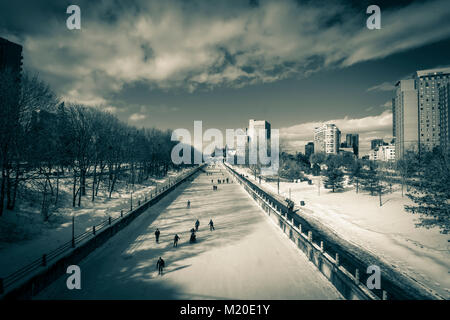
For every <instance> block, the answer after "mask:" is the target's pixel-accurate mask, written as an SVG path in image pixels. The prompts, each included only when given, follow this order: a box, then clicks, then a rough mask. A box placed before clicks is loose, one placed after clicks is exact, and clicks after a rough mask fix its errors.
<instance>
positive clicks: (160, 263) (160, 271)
mask: <svg viewBox="0 0 450 320" xmlns="http://www.w3.org/2000/svg"><path fill="white" fill-rule="evenodd" d="M164 265H165V263H164V260H163V259H162V258H161V257H159V259H158V262H157V263H156V267H157V268H158V274H160V275H162V274H163V269H164Z"/></svg>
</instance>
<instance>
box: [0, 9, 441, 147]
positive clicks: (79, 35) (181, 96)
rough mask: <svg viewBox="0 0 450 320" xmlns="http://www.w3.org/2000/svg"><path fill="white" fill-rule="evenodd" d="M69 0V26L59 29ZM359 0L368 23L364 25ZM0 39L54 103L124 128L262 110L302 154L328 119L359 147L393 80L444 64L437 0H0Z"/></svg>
mask: <svg viewBox="0 0 450 320" xmlns="http://www.w3.org/2000/svg"><path fill="white" fill-rule="evenodd" d="M391 2H392V1H391ZM70 4H77V5H79V7H80V8H81V30H68V29H67V28H66V19H67V17H68V14H66V8H67V7H68V6H69V5H70ZM370 4H378V5H379V6H380V8H381V25H382V29H381V30H368V29H367V28H366V19H367V17H368V15H367V14H366V8H367V6H368V5H370ZM0 36H1V37H4V38H7V39H9V40H11V41H14V42H17V43H20V44H22V45H23V47H24V65H25V67H26V68H27V69H29V70H30V71H32V72H37V73H38V74H39V75H40V76H41V77H42V78H44V79H45V80H46V81H48V82H49V83H50V84H51V86H52V88H53V89H54V90H55V91H56V92H57V93H58V94H59V95H60V96H61V97H62V98H63V99H65V100H66V101H73V102H79V103H84V104H88V105H92V106H97V107H99V108H102V109H105V110H108V111H110V112H113V113H115V114H116V115H117V116H118V117H119V118H120V119H122V120H123V121H126V122H128V123H130V124H133V125H136V126H138V127H158V128H163V129H166V128H172V129H175V128H188V129H192V128H193V121H194V120H202V121H203V127H204V128H219V129H225V128H239V127H246V126H247V123H248V119H250V118H255V119H266V120H268V121H269V122H271V124H272V128H279V129H280V130H281V136H282V139H283V143H284V144H285V145H286V146H289V148H290V149H292V150H296V151H303V145H304V144H305V142H307V141H310V140H311V139H312V136H313V134H312V132H313V131H312V130H313V128H314V126H315V125H317V123H319V122H322V121H332V122H334V123H336V125H337V126H338V127H339V128H340V129H341V131H342V132H343V134H344V135H345V134H346V133H350V132H355V133H360V139H361V141H360V144H361V150H362V152H364V151H367V150H368V141H369V140H370V139H371V138H378V137H379V138H386V139H389V138H390V136H391V131H392V128H391V123H392V116H391V113H390V108H391V105H390V101H391V98H392V95H393V92H392V88H393V85H394V83H395V82H396V81H397V80H399V79H401V78H405V77H408V76H409V75H411V74H412V73H413V72H414V71H415V70H418V69H428V68H434V67H437V66H444V65H449V64H450V55H449V52H450V2H449V1H448V0H435V1H395V2H394V3H393V4H392V3H390V2H389V1H356V0H355V1H337V0H336V1H321V0H314V1H312V0H309V1H294V0H289V1H288V0H286V1H283V0H281V1H256V0H254V1H234V0H226V1H225V0H224V1H206V0H205V1H194V0H185V1H171V0H165V1H148V0H126V1H125V0H116V1H73V2H66V1H61V0H53V1H50V0H45V1H33V2H31V1H18V0H16V1H9V2H7V1H2V2H0Z"/></svg>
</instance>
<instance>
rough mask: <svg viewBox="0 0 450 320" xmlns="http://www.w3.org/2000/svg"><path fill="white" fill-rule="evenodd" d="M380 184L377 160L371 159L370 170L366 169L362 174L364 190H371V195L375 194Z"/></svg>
mask: <svg viewBox="0 0 450 320" xmlns="http://www.w3.org/2000/svg"><path fill="white" fill-rule="evenodd" d="M379 184H380V179H379V176H378V172H377V165H376V163H375V162H373V161H371V162H370V163H369V170H365V172H364V173H363V174H362V181H361V185H362V187H363V189H364V190H367V191H369V192H370V195H371V196H373V195H375V192H376V191H378V186H379Z"/></svg>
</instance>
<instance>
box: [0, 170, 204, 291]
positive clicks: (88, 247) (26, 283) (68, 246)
mask: <svg viewBox="0 0 450 320" xmlns="http://www.w3.org/2000/svg"><path fill="white" fill-rule="evenodd" d="M202 167H203V166H199V167H196V168H194V169H192V170H190V171H189V172H187V173H184V174H182V175H180V176H178V177H176V178H175V179H172V180H171V181H169V182H167V183H165V184H163V185H161V186H159V187H157V188H156V190H154V191H152V192H151V193H150V195H149V198H148V199H147V197H145V200H144V202H143V203H142V204H141V203H140V200H139V201H138V206H137V207H135V209H134V210H133V208H132V206H131V207H130V210H129V211H127V212H124V211H123V210H121V212H120V216H118V217H116V218H111V217H109V218H108V219H107V220H105V221H103V222H101V223H100V224H98V225H94V226H93V227H92V229H91V230H89V231H85V232H83V233H81V234H78V235H76V236H73V237H72V239H71V240H70V241H68V242H66V243H64V244H63V245H61V246H59V247H58V248H56V249H54V250H52V251H50V252H48V253H46V254H43V255H42V256H41V257H39V258H38V259H36V260H34V261H33V262H31V263H29V264H27V265H26V266H24V267H22V268H20V269H18V270H17V271H15V272H13V273H12V274H10V275H8V276H7V277H5V278H0V295H3V294H4V298H5V297H8V296H9V297H26V298H29V297H31V296H33V295H35V294H36V293H37V292H39V291H40V290H42V289H43V288H45V286H47V285H48V284H49V283H51V282H52V281H54V280H56V278H57V277H59V276H61V275H62V274H63V273H65V268H63V267H64V266H65V265H67V264H68V262H69V260H71V262H73V261H74V260H81V259H82V258H84V257H85V256H86V255H87V254H89V253H90V252H91V251H93V250H94V249H95V248H97V247H99V246H100V245H101V244H103V243H104V242H105V241H106V240H108V239H109V238H110V237H111V236H112V235H114V234H115V233H116V232H117V231H119V230H120V229H122V228H123V227H125V226H126V225H128V224H129V223H130V222H131V221H132V220H133V219H134V218H136V217H137V216H138V215H139V214H140V213H142V212H143V211H145V210H146V209H147V208H148V207H149V206H151V205H153V204H154V203H156V202H157V201H159V200H160V199H161V198H162V197H163V196H165V194H167V193H168V192H170V191H171V190H173V189H174V188H175V187H176V186H177V185H178V184H180V183H181V182H183V181H184V180H186V179H188V178H189V177H191V176H192V175H193V174H195V173H196V172H197V171H198V170H201V169H202ZM89 242H91V243H89ZM80 246H82V247H84V249H83V250H78V252H77V249H79V248H80ZM71 255H72V257H71ZM74 256H76V258H75V259H70V258H73V257H74ZM54 261H56V262H54ZM52 263H53V264H52ZM39 276H40V277H41V278H44V280H42V279H40V281H33V279H34V278H36V277H39ZM35 282H39V285H36V283H35ZM21 286H22V288H19V289H16V288H17V287H21ZM14 290H15V291H16V293H11V292H7V291H14ZM24 292H26V294H24Z"/></svg>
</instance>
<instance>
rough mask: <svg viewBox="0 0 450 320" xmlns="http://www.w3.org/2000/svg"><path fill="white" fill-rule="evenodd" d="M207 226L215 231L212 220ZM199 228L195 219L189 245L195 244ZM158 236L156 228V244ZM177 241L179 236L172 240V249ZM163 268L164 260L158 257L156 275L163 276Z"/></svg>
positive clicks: (198, 222) (188, 203)
mask: <svg viewBox="0 0 450 320" xmlns="http://www.w3.org/2000/svg"><path fill="white" fill-rule="evenodd" d="M187 207H188V208H190V207H191V202H190V201H189V200H188V202H187ZM208 225H209V231H213V230H215V227H214V222H213V221H212V219H210V220H209V223H208ZM199 227H200V221H199V220H198V219H197V220H196V221H195V224H194V228H192V229H191V236H190V238H189V242H190V243H195V242H197V235H196V232H197V231H198V228H199ZM160 234H161V231H159V228H156V231H155V239H156V243H159V236H160ZM178 240H180V236H179V235H178V234H175V236H174V238H173V247H174V248H176V247H178ZM164 266H165V262H164V260H163V259H162V258H161V257H159V259H158V261H157V263H156V268H157V269H158V274H160V275H162V274H163V270H164Z"/></svg>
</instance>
